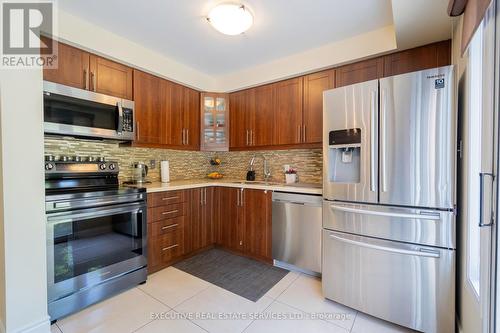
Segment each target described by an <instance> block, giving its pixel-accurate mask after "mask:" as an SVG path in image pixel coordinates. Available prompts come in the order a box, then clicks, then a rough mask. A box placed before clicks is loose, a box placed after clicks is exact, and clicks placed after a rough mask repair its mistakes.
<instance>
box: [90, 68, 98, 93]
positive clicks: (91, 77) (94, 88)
mask: <svg viewBox="0 0 500 333" xmlns="http://www.w3.org/2000/svg"><path fill="white" fill-rule="evenodd" d="M90 83H91V84H92V87H91V88H90V90H92V91H97V88H96V80H95V74H94V72H90Z"/></svg>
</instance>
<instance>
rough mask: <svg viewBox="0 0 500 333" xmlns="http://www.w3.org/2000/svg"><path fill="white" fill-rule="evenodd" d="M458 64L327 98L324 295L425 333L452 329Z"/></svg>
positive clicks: (349, 89) (348, 89)
mask: <svg viewBox="0 0 500 333" xmlns="http://www.w3.org/2000/svg"><path fill="white" fill-rule="evenodd" d="M453 75H454V74H453V67H452V66H447V67H441V68H436V69H430V70H425V71H420V72H414V73H409V74H403V75H398V76H393V77H388V78H383V79H380V80H373V81H369V82H364V83H360V84H355V85H351V86H346V87H341V88H337V89H333V90H329V91H325V92H324V99H323V100H324V102H323V103H324V105H323V159H324V163H323V169H324V171H323V197H324V201H323V239H322V241H323V250H322V269H323V282H322V283H323V293H324V295H325V297H327V298H329V299H331V300H334V301H336V302H339V303H341V304H344V305H346V306H349V307H352V308H354V309H357V310H359V311H362V312H365V313H368V314H370V315H373V316H375V317H379V318H382V319H385V320H387V321H390V322H394V323H396V324H399V325H402V326H406V327H409V328H412V329H415V330H420V331H424V332H440V333H441V332H454V327H455V319H454V318H455V252H456V251H455V248H456V240H455V160H456V112H455V102H454V81H453Z"/></svg>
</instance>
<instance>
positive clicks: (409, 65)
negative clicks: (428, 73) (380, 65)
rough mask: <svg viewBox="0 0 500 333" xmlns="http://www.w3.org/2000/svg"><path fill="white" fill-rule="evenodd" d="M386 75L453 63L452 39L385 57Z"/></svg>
mask: <svg viewBox="0 0 500 333" xmlns="http://www.w3.org/2000/svg"><path fill="white" fill-rule="evenodd" d="M384 62H385V63H384V76H392V75H398V74H404V73H409V72H415V71H420V70H423V69H429V68H435V67H441V66H447V65H449V64H451V41H449V40H446V41H443V42H438V43H433V44H429V45H424V46H421V47H416V48H413V49H409V50H405V51H401V52H396V53H393V54H389V55H387V56H385V57H384Z"/></svg>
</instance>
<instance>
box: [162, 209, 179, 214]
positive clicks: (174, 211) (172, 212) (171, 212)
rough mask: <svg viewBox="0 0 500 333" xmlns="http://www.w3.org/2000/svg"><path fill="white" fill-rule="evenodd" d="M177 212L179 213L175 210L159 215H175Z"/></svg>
mask: <svg viewBox="0 0 500 333" xmlns="http://www.w3.org/2000/svg"><path fill="white" fill-rule="evenodd" d="M178 212H179V210H178V209H175V210H170V211H168V212H163V213H161V215H168V214H175V213H178Z"/></svg>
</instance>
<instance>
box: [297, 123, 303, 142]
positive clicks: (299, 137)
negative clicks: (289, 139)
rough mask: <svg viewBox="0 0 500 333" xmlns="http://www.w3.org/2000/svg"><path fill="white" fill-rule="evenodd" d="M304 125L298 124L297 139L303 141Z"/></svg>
mask: <svg viewBox="0 0 500 333" xmlns="http://www.w3.org/2000/svg"><path fill="white" fill-rule="evenodd" d="M301 127H302V125H299V126H297V139H298V141H299V142H302V128H301Z"/></svg>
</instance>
